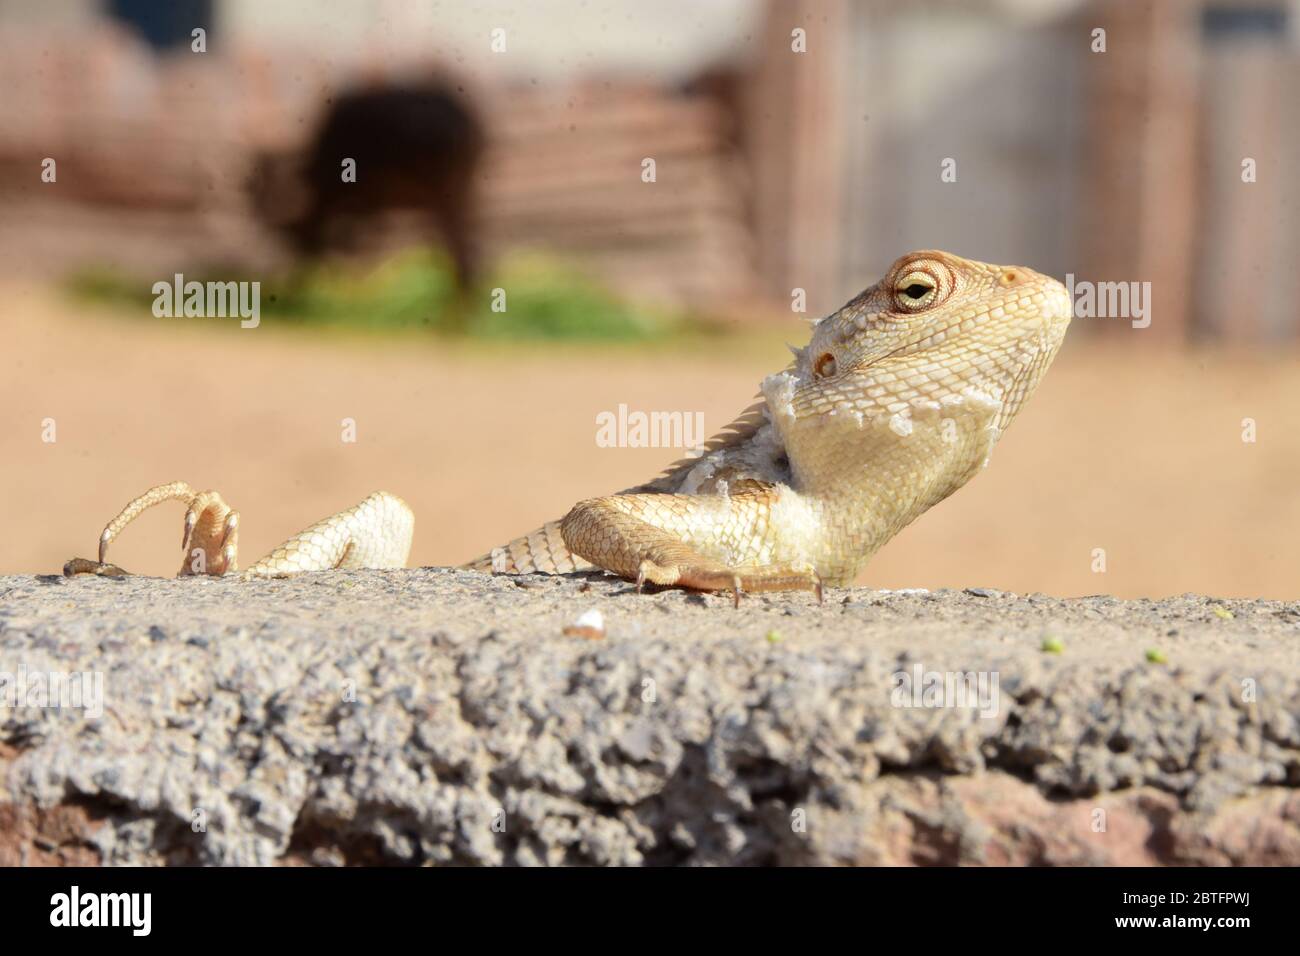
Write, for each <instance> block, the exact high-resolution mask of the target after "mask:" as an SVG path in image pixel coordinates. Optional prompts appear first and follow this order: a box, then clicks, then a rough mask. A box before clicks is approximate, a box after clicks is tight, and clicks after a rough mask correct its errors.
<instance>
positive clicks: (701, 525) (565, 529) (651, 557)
mask: <svg viewBox="0 0 1300 956" xmlns="http://www.w3.org/2000/svg"><path fill="white" fill-rule="evenodd" d="M753 484H757V483H753ZM779 495H780V492H779V490H778V489H775V488H772V487H771V486H763V487H762V488H760V489H759V490H756V491H747V492H743V493H740V494H734V495H686V494H626V495H611V496H609V497H605V498H594V499H592V500H590V501H583V502H580V503H579V504H577V505H575V506H574V508H573V509H572V510H571V511H570V512H569V513H568V514H567V515H566V516H565V518H564V520H563V521H562V522H561V524H560V533H561V534H562V535H563V536H564V542H565V544H566V545H567V546H568V547H569V549H570V550H571V551H572V552H573V553H574V554H577V555H580V556H581V557H583V558H585V559H586V560H588V561H590V562H591V563H593V564H595V565H597V566H598V567H602V568H604V569H606V570H607V571H612V572H613V573H614V574H617V575H619V576H620V577H623V578H626V579H627V580H629V581H635V582H636V584H637V589H638V590H640V588H641V587H642V586H643V585H644V583H645V582H646V581H649V582H651V583H653V584H662V585H672V586H676V587H686V588H693V589H696V590H701V591H723V590H730V591H731V592H732V593H733V594H734V595H735V601H736V604H739V603H740V595H741V594H742V593H744V592H746V591H791V590H807V591H813V592H814V593H815V594H816V595H817V599H818V601H820V600H821V597H822V586H821V578H820V576H819V575H818V574H817V571H816V569H815V568H814V567H813V565H812V564H811V563H810V562H808V561H806V560H804V559H802V558H801V557H799V556H798V555H797V554H795V553H793V552H792V550H791V549H790V548H788V547H787V548H782V547H781V546H780V543H779V542H778V541H777V540H776V536H775V535H774V534H773V532H774V530H775V529H774V526H773V522H772V521H771V516H772V510H773V508H774V507H775V506H776V504H777V502H778V500H779Z"/></svg>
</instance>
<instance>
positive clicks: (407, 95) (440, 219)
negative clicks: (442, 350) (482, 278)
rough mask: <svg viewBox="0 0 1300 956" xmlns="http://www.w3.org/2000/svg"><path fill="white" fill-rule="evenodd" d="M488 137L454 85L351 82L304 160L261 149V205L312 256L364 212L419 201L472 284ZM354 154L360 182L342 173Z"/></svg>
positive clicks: (257, 195)
mask: <svg viewBox="0 0 1300 956" xmlns="http://www.w3.org/2000/svg"><path fill="white" fill-rule="evenodd" d="M483 147H484V136H483V132H482V129H481V127H480V125H479V122H478V120H477V118H476V117H475V116H474V114H473V113H472V112H471V111H470V109H469V107H468V106H466V104H465V103H464V102H463V100H462V99H461V98H459V97H458V96H457V95H455V94H454V93H452V91H451V90H449V89H447V88H444V87H440V86H429V87H394V88H385V89H368V90H354V91H350V92H347V93H344V94H343V95H341V96H339V97H338V98H337V99H335V100H334V101H333V102H332V104H331V105H330V106H329V108H328V109H327V110H326V111H325V114H324V116H323V117H322V118H321V120H320V123H319V125H318V126H317V128H316V132H315V133H314V135H313V136H312V137H311V139H310V141H309V142H308V144H307V147H306V151H305V154H304V155H303V156H302V158H301V160H300V161H298V162H295V163H289V162H287V161H286V159H285V158H284V157H277V156H272V155H266V154H264V155H262V156H260V157H259V158H258V161H257V164H256V167H255V169H254V174H253V181H252V183H251V190H252V194H253V200H254V205H255V206H256V207H257V209H258V212H259V214H260V215H261V216H262V217H263V218H264V219H266V220H267V221H269V222H270V223H272V224H273V225H275V226H277V227H278V228H279V229H280V230H281V231H282V232H284V233H285V234H286V236H287V237H288V238H289V239H290V240H291V242H292V243H293V244H294V246H295V247H296V249H297V250H298V252H299V253H300V254H301V255H304V256H308V257H315V256H318V255H320V254H321V253H322V252H324V251H325V250H326V249H327V248H329V247H331V246H335V245H338V244H339V241H338V239H339V235H340V233H341V232H343V231H350V227H352V226H355V225H358V224H359V220H362V219H364V218H367V217H372V216H374V215H375V214H377V213H382V212H388V211H392V210H398V209H415V210H420V211H422V212H425V213H427V215H428V219H429V223H430V226H431V227H432V229H433V230H434V231H435V232H436V233H437V234H440V235H441V237H442V239H443V241H444V242H445V244H446V246H447V249H448V251H449V253H450V255H451V258H452V261H453V263H454V265H455V269H456V279H457V282H458V284H459V285H460V287H461V288H462V289H465V288H468V287H469V286H470V285H471V284H472V282H473V280H474V275H475V267H476V265H477V257H476V254H475V251H476V250H475V245H476V243H475V241H474V222H473V220H474V216H473V213H474V188H473V186H474V182H473V181H474V173H475V170H476V168H477V166H478V162H479V159H480V157H481V155H482V153H483ZM347 159H352V160H355V161H356V177H355V180H356V181H355V182H347V181H345V180H344V176H343V173H344V166H343V163H344V160H347ZM295 166H296V168H294V167H295ZM295 198H296V200H297V201H296V202H295V201H294V200H295ZM286 207H289V208H288V211H286ZM340 226H343V227H345V229H340V228H339V227H340Z"/></svg>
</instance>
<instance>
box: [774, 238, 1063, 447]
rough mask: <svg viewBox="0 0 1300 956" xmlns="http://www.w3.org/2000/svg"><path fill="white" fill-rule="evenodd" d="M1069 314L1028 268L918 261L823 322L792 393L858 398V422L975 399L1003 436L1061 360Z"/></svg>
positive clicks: (1054, 289) (932, 256) (1058, 294)
mask: <svg viewBox="0 0 1300 956" xmlns="http://www.w3.org/2000/svg"><path fill="white" fill-rule="evenodd" d="M1070 315H1071V305H1070V299H1069V295H1068V294H1067V292H1066V290H1065V287H1064V286H1063V285H1062V284H1061V283H1059V282H1057V281H1056V280H1055V279H1052V278H1050V277H1048V276H1044V275H1041V274H1040V273H1037V272H1035V271H1033V270H1032V269H1027V268H1024V267H1023V266H999V265H990V264H989V263H985V262H975V261H973V260H970V259H962V258H960V257H959V256H954V255H950V254H949V253H946V252H937V251H922V252H913V253H909V254H908V255H905V256H903V257H902V258H900V259H899V260H898V261H897V262H895V263H894V264H893V265H892V266H891V267H890V269H889V271H888V273H886V275H885V277H884V278H883V279H881V280H880V281H879V282H877V283H876V284H875V285H873V286H871V287H870V288H869V289H866V290H865V291H863V292H862V293H860V294H859V295H857V296H856V297H854V298H853V299H852V300H851V301H849V302H848V303H847V304H846V305H845V306H844V307H843V308H841V309H840V310H839V311H837V312H834V313H832V314H831V315H828V316H826V317H825V318H823V319H820V320H818V321H817V323H816V325H815V326H814V328H813V334H812V340H811V341H810V342H809V344H808V345H807V347H806V348H804V349H801V350H798V351H797V352H796V362H795V368H794V378H795V379H796V382H795V383H792V384H795V387H796V389H798V390H800V391H803V390H804V389H811V390H813V391H814V392H815V393H817V394H820V395H822V396H824V397H825V398H829V399H830V400H831V401H832V403H833V402H834V401H835V400H836V398H837V397H838V396H841V395H842V396H845V397H850V396H852V397H855V399H856V400H855V401H853V406H854V410H855V411H857V412H860V413H870V412H872V411H878V412H881V413H887V414H893V413H895V412H897V411H899V410H901V409H902V408H903V407H904V406H905V405H906V404H908V403H915V402H918V401H919V402H930V403H936V402H937V403H942V402H944V401H956V400H958V399H960V398H961V397H963V396H967V395H970V394H977V395H979V396H981V397H983V398H986V399H989V400H992V401H995V402H997V403H999V404H1000V405H1001V412H1000V414H999V415H998V416H997V426H998V428H999V429H1001V428H1005V427H1006V425H1007V424H1008V423H1009V422H1010V420H1011V419H1012V418H1013V417H1014V416H1015V414H1016V413H1017V412H1018V411H1019V409H1020V406H1021V405H1022V404H1023V402H1024V400H1025V399H1026V398H1027V397H1028V396H1029V394H1030V393H1031V392H1032V391H1033V389H1034V386H1035V385H1036V384H1037V383H1038V379H1039V378H1040V377H1041V376H1042V374H1043V372H1044V371H1045V370H1046V368H1047V365H1048V364H1049V363H1050V362H1051V360H1052V357H1053V356H1054V355H1055V354H1056V351H1057V349H1058V348H1059V347H1060V344H1061V340H1062V338H1063V337H1064V335H1065V329H1066V327H1067V326H1068V325H1069V321H1070ZM864 398H865V400H866V401H865V402H864Z"/></svg>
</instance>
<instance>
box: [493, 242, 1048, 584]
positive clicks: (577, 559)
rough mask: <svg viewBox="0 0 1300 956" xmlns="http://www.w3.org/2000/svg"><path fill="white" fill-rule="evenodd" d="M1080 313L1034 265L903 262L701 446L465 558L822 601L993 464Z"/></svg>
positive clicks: (502, 566) (496, 566)
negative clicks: (827, 590) (639, 481)
mask: <svg viewBox="0 0 1300 956" xmlns="http://www.w3.org/2000/svg"><path fill="white" fill-rule="evenodd" d="M1071 312H1072V309H1071V303H1070V299H1069V295H1068V293H1067V292H1066V289H1065V287H1064V286H1063V285H1062V284H1061V283H1059V282H1057V281H1056V280H1055V279H1052V278H1049V277H1047V276H1044V275H1041V274H1039V273H1037V272H1034V271H1033V270H1031V269H1027V268H1024V267H1021V266H999V265H992V264H989V263H984V262H976V261H973V260H969V259H963V258H960V257H959V256H954V255H951V254H949V253H945V252H938V251H921V252H914V253H910V254H908V255H905V256H903V257H902V258H900V259H899V260H898V261H896V262H895V263H894V264H893V265H892V266H891V267H890V269H889V271H888V273H887V274H886V275H885V277H884V278H883V279H881V280H880V281H879V282H877V283H876V284H875V285H873V286H871V287H870V288H868V289H866V290H865V291H863V292H862V293H861V294H859V295H858V296H856V297H855V298H853V299H852V300H851V301H850V302H848V303H847V304H846V305H845V306H844V307H843V308H841V309H839V310H838V311H836V312H834V313H833V314H831V315H828V316H826V317H825V318H822V319H819V320H817V321H816V322H815V323H814V324H813V328H812V336H811V340H810V341H809V343H808V345H807V346H805V347H803V348H801V349H793V351H794V356H795V357H794V361H793V362H792V363H791V364H790V365H789V366H788V367H787V368H786V369H785V370H784V371H782V372H779V373H777V374H775V375H771V376H768V378H767V379H766V380H764V382H763V383H762V389H761V393H760V401H759V402H758V403H756V404H755V405H752V406H750V408H748V409H746V410H745V412H743V413H742V414H741V416H740V417H739V418H738V419H737V420H736V421H735V422H733V423H732V425H730V426H728V428H727V429H726V430H724V432H723V433H722V434H720V435H718V436H717V437H715V438H714V439H713V440H711V441H710V442H708V443H707V444H706V446H705V450H704V453H703V455H701V456H699V457H696V458H687V459H685V460H683V461H680V462H678V463H676V464H675V465H673V466H671V467H670V468H669V469H668V470H667V471H666V472H665V473H664V474H663V475H661V476H659V477H658V478H656V479H655V480H653V481H651V482H649V483H647V484H645V485H642V486H639V487H636V488H631V489H628V490H627V491H624V492H622V493H620V494H616V495H610V496H607V497H602V498H594V499H591V500H589V501H583V502H580V503H579V504H577V505H576V506H574V508H573V509H572V510H571V511H570V512H569V513H568V514H567V515H566V516H565V517H564V518H563V519H562V520H560V521H559V522H551V523H549V524H548V525H546V526H544V528H543V529H539V531H535V532H532V533H531V534H528V535H524V536H523V537H521V538H516V539H515V540H514V541H512V542H511V543H510V544H508V545H506V546H504V547H502V548H497V549H494V550H493V551H492V552H490V553H489V554H486V555H484V556H482V557H480V558H478V559H476V560H475V561H472V562H470V563H469V564H468V565H467V567H470V568H474V569H477V570H481V571H488V572H494V573H507V574H522V573H529V572H545V573H555V572H557V571H563V570H570V569H572V568H580V567H584V566H587V565H588V564H590V565H594V566H596V567H600V568H604V569H605V570H607V571H611V572H613V573H614V574H617V575H619V576H621V577H623V578H626V579H627V580H629V581H635V582H636V583H637V585H638V588H640V587H641V586H642V585H644V584H645V583H646V582H651V583H654V584H660V585H669V586H676V587H688V588H695V589H700V590H710V591H711V590H731V591H732V592H733V593H734V594H735V595H736V599H737V601H738V600H739V596H740V594H741V593H743V592H746V591H766V590H792V589H803V590H810V591H813V592H814V593H816V594H817V595H818V596H819V597H820V594H821V588H822V585H823V584H831V585H837V586H838V585H846V584H849V583H851V582H852V580H853V579H854V577H855V576H856V575H857V573H858V572H859V571H860V570H861V569H862V567H863V566H864V565H865V564H866V563H867V562H868V560H869V559H870V558H871V556H872V555H873V554H875V552H876V551H877V550H879V549H880V547H881V546H883V545H884V544H885V542H887V541H888V540H889V539H890V538H892V537H893V536H894V535H895V534H897V533H898V532H899V531H901V530H902V529H903V528H904V527H905V526H906V525H907V524H909V523H910V522H912V521H913V520H915V519H916V518H917V517H919V516H920V515H921V514H923V513H924V512H925V511H927V510H928V509H929V508H931V507H933V506H934V505H936V504H938V503H939V502H940V501H942V500H943V499H944V498H946V497H947V496H948V495H950V494H952V493H953V492H954V491H956V490H957V489H958V488H960V487H961V486H962V485H964V484H966V482H968V481H969V480H970V479H971V478H973V477H974V476H975V475H976V474H978V473H979V472H980V471H981V470H982V469H983V468H984V467H985V466H986V465H987V464H988V461H989V456H990V454H991V453H992V450H993V446H994V445H995V444H996V442H997V440H998V438H1000V437H1001V435H1002V433H1003V431H1005V430H1006V428H1007V426H1009V425H1010V424H1011V422H1012V420H1013V419H1014V418H1015V416H1016V415H1017V413H1018V412H1019V411H1020V409H1021V408H1022V407H1023V405H1024V403H1025V401H1026V400H1027V399H1028V398H1029V396H1030V395H1031V394H1033V392H1034V389H1035V388H1036V387H1037V385H1038V383H1039V381H1040V380H1041V378H1042V376H1043V373H1044V372H1045V371H1046V370H1047V367H1048V365H1049V364H1050V363H1051V361H1052V359H1053V358H1054V357H1055V355H1056V352H1057V350H1058V349H1059V347H1060V345H1061V341H1062V339H1063V338H1064V336H1065V331H1066V328H1067V327H1068V325H1069V321H1070V316H1071ZM557 529H558V531H559V535H558V540H557V535H556V534H555V530H557Z"/></svg>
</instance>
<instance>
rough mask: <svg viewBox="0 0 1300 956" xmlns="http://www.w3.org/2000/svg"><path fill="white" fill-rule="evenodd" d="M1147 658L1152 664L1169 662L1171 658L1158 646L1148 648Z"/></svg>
mask: <svg viewBox="0 0 1300 956" xmlns="http://www.w3.org/2000/svg"><path fill="white" fill-rule="evenodd" d="M1147 660H1148V661H1149V662H1150V663H1152V664H1168V663H1169V658H1167V657H1165V652H1164V651H1162V650H1160V649H1159V648H1158V647H1150V648H1147Z"/></svg>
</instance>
